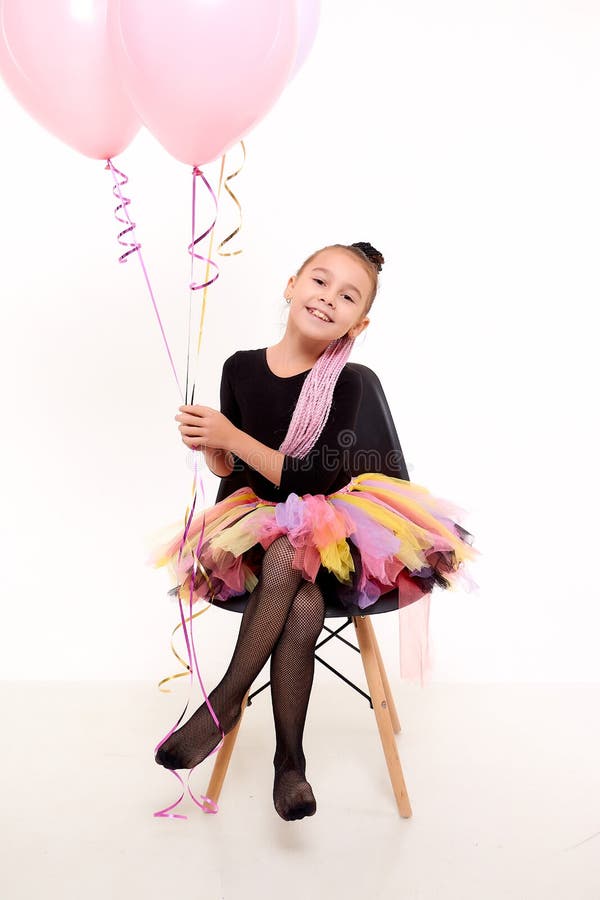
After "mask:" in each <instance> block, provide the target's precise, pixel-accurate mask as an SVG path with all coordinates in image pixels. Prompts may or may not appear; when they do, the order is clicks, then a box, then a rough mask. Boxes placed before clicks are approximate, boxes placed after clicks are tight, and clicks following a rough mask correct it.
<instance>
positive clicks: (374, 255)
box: [350, 241, 385, 272]
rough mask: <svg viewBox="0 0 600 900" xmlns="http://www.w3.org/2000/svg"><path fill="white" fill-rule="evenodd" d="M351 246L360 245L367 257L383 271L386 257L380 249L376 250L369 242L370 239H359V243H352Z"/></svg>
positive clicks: (359, 247) (379, 270) (378, 269)
mask: <svg viewBox="0 0 600 900" xmlns="http://www.w3.org/2000/svg"><path fill="white" fill-rule="evenodd" d="M350 246H352V247H358V249H359V250H362V252H363V253H364V254H365V256H366V257H367V259H369V260H370V261H371V262H372V263H373V265H374V266H375V268H376V269H377V271H378V272H381V267H382V266H383V264H384V262H385V259H384V258H383V255H382V254H381V253H380V252H379V250H376V249H375V247H373V246H372V244H369V242H368V241H358V243H356V244H351V245H350Z"/></svg>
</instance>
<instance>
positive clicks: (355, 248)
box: [296, 241, 385, 316]
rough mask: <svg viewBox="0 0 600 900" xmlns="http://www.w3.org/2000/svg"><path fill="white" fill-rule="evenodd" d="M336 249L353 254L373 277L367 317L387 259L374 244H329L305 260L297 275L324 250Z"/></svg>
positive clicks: (362, 242)
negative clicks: (380, 273)
mask: <svg viewBox="0 0 600 900" xmlns="http://www.w3.org/2000/svg"><path fill="white" fill-rule="evenodd" d="M334 247H341V248H342V249H343V250H349V251H350V252H351V253H353V254H354V256H356V258H357V259H359V260H360V261H361V262H363V263H365V264H366V268H367V271H368V272H369V274H370V275H371V295H370V297H369V298H368V299H367V305H366V307H365V311H364V315H365V316H366V315H367V313H368V312H369V310H370V309H371V307H372V306H373V301H374V299H375V296H376V294H377V290H378V288H379V278H378V275H379V272H381V267H382V266H383V264H384V262H385V259H384V258H383V254H381V253H380V252H379V250H376V249H375V247H373V245H372V244H369V243H368V242H367V241H358V242H357V243H356V244H328V245H327V246H326V247H321V249H320V250H315V252H314V253H311V255H310V256H309V257H308V259H305V260H304V262H303V263H302V265H301V266H300V268H299V269H298V271H297V272H296V275H300V273H301V272H302V270H303V269H304V268H305V267H306V266H307V265H308V264H309V263H310V262H312V260H313V259H314V258H315V256H317V255H318V254H319V253H321V252H322V251H323V250H330V249H333V248H334Z"/></svg>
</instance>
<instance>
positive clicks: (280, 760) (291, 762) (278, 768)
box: [271, 582, 325, 821]
mask: <svg viewBox="0 0 600 900" xmlns="http://www.w3.org/2000/svg"><path fill="white" fill-rule="evenodd" d="M324 621H325V601H324V599H323V594H322V593H321V590H320V589H319V587H318V586H317V585H316V584H312V583H311V582H305V583H304V584H303V585H302V587H301V588H300V590H299V591H298V593H297V594H296V596H295V598H294V602H293V603H292V607H291V609H290V612H289V614H288V617H287V621H286V623H285V627H284V629H283V632H282V634H281V637H280V638H279V640H278V642H277V645H276V647H275V649H274V650H273V653H272V654H271V696H272V698H273V718H274V720H275V734H276V737H277V746H276V749H275V758H274V759H273V765H274V766H275V781H274V785H273V802H274V804H275V809H276V810H277V812H278V813H279V815H280V816H281V818H282V819H286V820H288V821H289V820H291V819H302V818H303V817H304V816H312V815H313V814H314V813H315V812H316V809H317V804H316V801H315V798H314V794H313V792H312V788H311V786H310V784H309V783H308V781H307V780H306V778H305V777H304V776H305V770H306V759H305V757H304V751H303V748H302V735H303V733H304V724H305V722H306V712H307V709H308V701H309V698H310V693H311V689H312V684H313V676H314V670H315V657H314V650H315V644H316V643H317V640H318V637H319V635H320V634H321V630H322V628H323V622H324Z"/></svg>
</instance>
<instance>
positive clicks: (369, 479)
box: [150, 472, 479, 683]
mask: <svg viewBox="0 0 600 900" xmlns="http://www.w3.org/2000/svg"><path fill="white" fill-rule="evenodd" d="M464 513H465V510H463V509H461V508H460V507H458V506H456V505H455V504H454V503H451V502H450V501H448V500H445V499H442V498H440V497H435V496H433V495H432V494H431V493H430V492H429V491H428V490H427V489H426V488H424V487H422V486H420V485H418V484H414V483H412V482H409V481H405V480H403V479H400V478H394V477H392V476H388V475H383V474H381V473H377V472H366V473H363V474H361V475H358V476H356V477H355V478H353V479H352V480H351V481H350V483H349V484H347V485H346V486H345V487H343V488H342V489H341V490H339V491H336V492H335V493H332V494H305V495H303V496H298V495H297V494H294V493H291V494H289V496H288V497H287V499H286V500H285V501H282V502H277V501H269V500H262V499H261V498H260V497H258V496H257V495H256V494H255V493H254V491H253V490H252V489H251V488H250V487H244V488H240V489H239V490H237V491H235V492H233V493H232V494H230V495H229V496H228V497H226V498H225V499H224V500H221V501H220V502H219V503H216V504H215V505H214V506H211V507H208V508H206V509H204V510H201V511H200V512H199V513H197V514H196V515H195V517H194V519H193V521H192V523H191V525H190V527H189V529H188V531H187V535H186V537H185V542H184V544H183V546H182V541H183V537H184V531H183V529H182V528H181V526H179V528H178V530H177V531H176V532H175V533H173V534H171V536H170V537H169V538H168V539H166V540H163V542H162V543H161V544H160V546H157V547H155V548H154V550H153V552H152V554H151V559H150V562H151V564H152V565H154V566H155V567H157V568H159V567H162V566H165V565H166V566H168V567H169V569H170V571H171V572H172V574H173V576H174V578H175V585H176V586H175V587H174V588H173V589H172V591H170V593H171V594H174V595H177V596H179V597H180V598H181V599H182V600H187V601H188V602H189V597H190V588H192V587H193V593H192V602H195V601H197V600H207V601H212V600H213V599H217V600H219V601H224V602H226V601H227V600H228V599H230V598H232V597H236V596H240V595H242V594H244V593H246V592H251V591H252V590H253V589H254V587H255V586H256V584H257V582H258V578H259V576H260V569H261V564H262V558H263V556H264V552H265V551H266V550H267V549H268V547H269V545H270V544H271V543H272V542H273V541H274V540H276V539H277V538H278V537H280V536H281V535H287V536H288V538H289V540H290V543H291V544H292V546H293V547H294V548H295V553H294V557H293V561H292V566H293V568H295V569H296V570H298V571H300V572H302V576H303V577H304V578H305V579H306V580H307V581H311V582H313V583H314V582H315V581H316V580H317V577H318V576H319V574H320V573H321V572H322V571H323V570H326V571H327V572H329V573H330V574H331V575H332V576H334V577H335V579H336V580H337V582H338V583H337V585H336V587H337V591H336V596H337V597H338V599H339V601H340V603H341V604H342V606H344V605H347V606H348V607H350V606H352V607H354V609H356V607H357V606H358V607H359V608H360V609H364V610H366V611H367V612H368V609H369V607H370V606H371V605H372V604H374V603H375V602H376V601H377V600H378V599H379V597H381V595H382V594H387V593H389V592H390V591H397V595H398V609H399V610H407V611H408V608H411V607H412V606H413V605H415V607H417V606H418V607H419V609H418V610H416V615H414V614H412V617H411V618H409V616H408V615H407V616H406V618H405V620H404V626H405V627H404V628H403V625H402V623H401V626H400V647H401V667H400V668H401V677H402V678H403V679H413V678H415V677H420V678H421V683H423V678H424V676H426V675H428V674H429V672H430V670H431V658H430V655H429V637H428V622H429V602H428V601H429V597H430V595H431V592H432V590H433V589H434V587H436V585H437V586H439V587H440V588H443V589H451V590H452V589H456V588H457V587H461V586H462V587H464V588H465V589H466V590H467V591H470V590H472V589H473V588H474V587H475V588H477V585H476V583H475V582H474V581H473V580H472V579H471V577H470V575H469V574H468V572H467V568H466V567H465V564H466V563H468V562H469V561H474V560H475V559H476V557H477V556H478V555H479V551H478V550H476V549H475V548H474V547H473V546H472V544H473V536H472V535H471V534H470V533H469V532H468V531H467V530H466V529H465V528H463V527H462V526H461V525H460V524H459V523H458V522H457V521H456V519H457V518H460V517H461V516H462V515H463V514H464ZM199 544H200V549H199V552H198V545H199ZM199 564H200V565H199ZM421 598H423V599H425V600H426V601H427V602H426V603H425V605H423V604H417V603H416V601H419V600H420V599H421Z"/></svg>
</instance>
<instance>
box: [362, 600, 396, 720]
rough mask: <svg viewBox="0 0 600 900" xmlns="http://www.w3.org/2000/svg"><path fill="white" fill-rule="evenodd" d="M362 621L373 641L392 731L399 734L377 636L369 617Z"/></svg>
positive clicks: (394, 708) (392, 699) (394, 707)
mask: <svg viewBox="0 0 600 900" xmlns="http://www.w3.org/2000/svg"><path fill="white" fill-rule="evenodd" d="M362 621H363V622H364V623H365V626H366V628H367V631H368V632H369V634H370V635H371V640H372V641H373V649H374V650H375V656H376V657H377V665H378V667H379V674H380V675H381V680H382V682H383V692H384V694H385V699H386V703H387V708H388V709H389V711H390V719H391V720H392V730H393V732H394V734H400V731H401V730H402V729H401V727H400V719H399V718H398V712H397V710H396V704H395V703H394V695H393V694H392V691H391V688H390V683H389V681H388V677H387V672H386V671H385V666H384V664H383V659H382V657H381V651H380V650H379V644H378V643H377V636H376V634H375V629H374V628H373V623H372V622H371V616H365V617H364V619H363V620H362Z"/></svg>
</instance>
